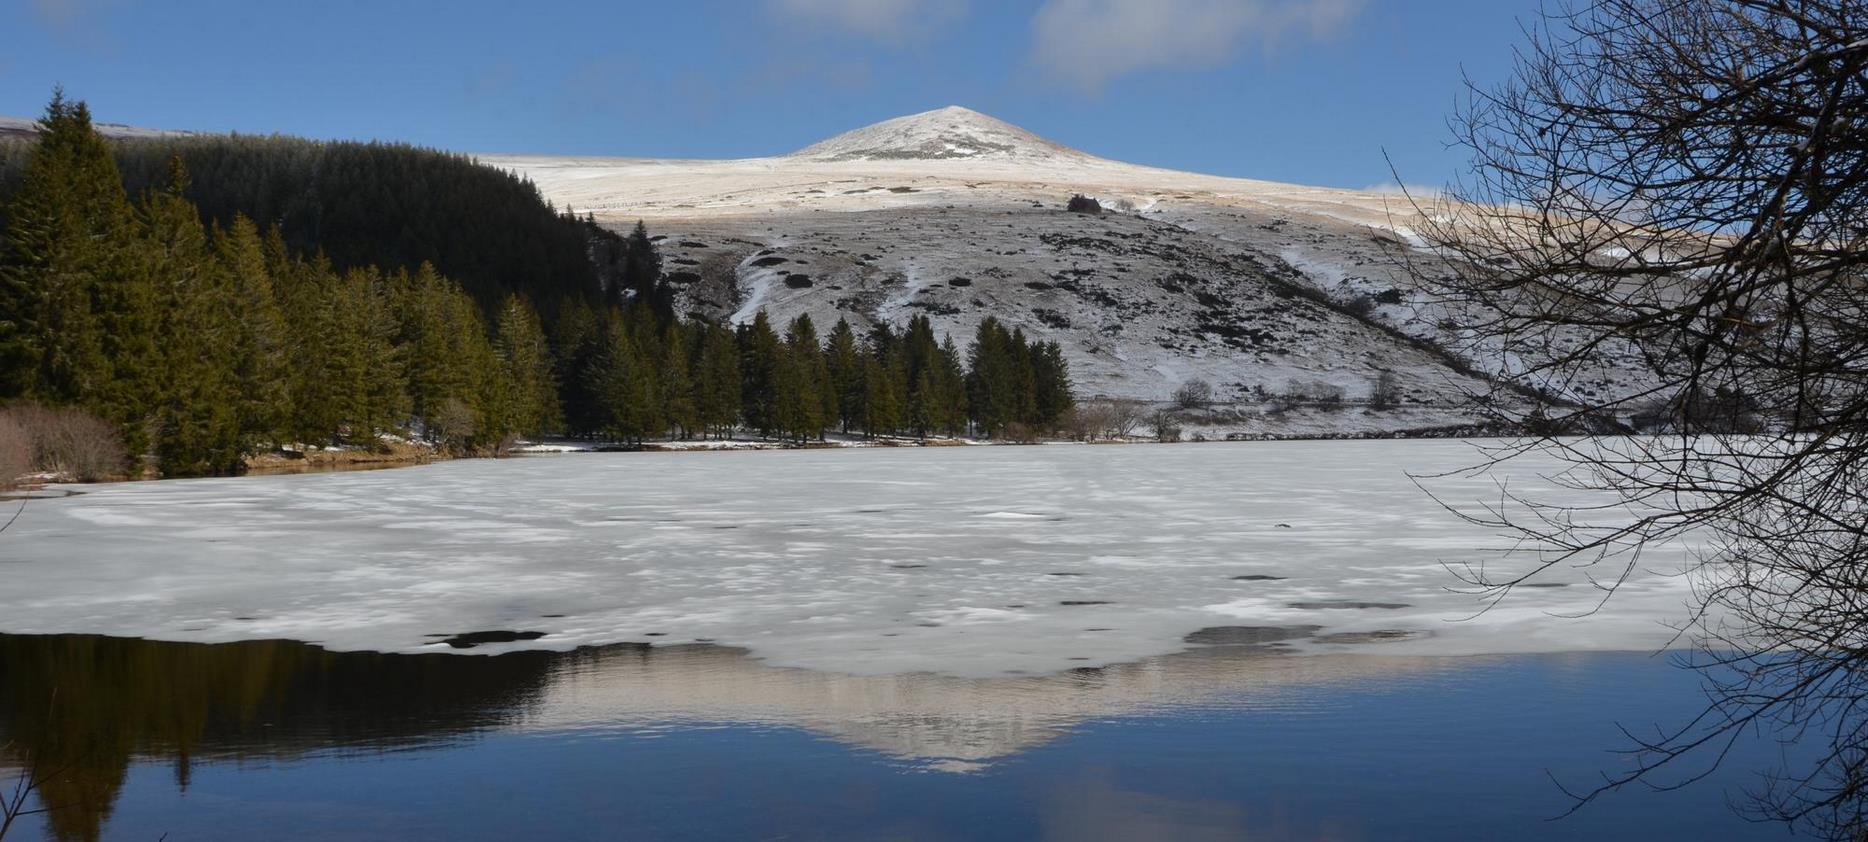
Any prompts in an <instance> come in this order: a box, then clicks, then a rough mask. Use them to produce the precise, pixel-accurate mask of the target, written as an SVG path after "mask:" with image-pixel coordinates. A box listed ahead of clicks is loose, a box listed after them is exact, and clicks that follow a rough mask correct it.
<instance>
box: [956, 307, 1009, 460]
mask: <svg viewBox="0 0 1868 842" xmlns="http://www.w3.org/2000/svg"><path fill="white" fill-rule="evenodd" d="M1011 344H1012V338H1011V335H1010V334H1009V333H1007V332H1006V330H1005V328H1004V327H1003V326H1001V325H1000V324H999V320H998V319H995V318H993V317H991V316H987V317H986V318H985V319H982V320H981V321H980V323H979V328H978V330H977V331H976V332H975V333H974V338H973V344H972V346H971V347H969V348H968V349H967V350H968V354H969V356H970V357H971V358H972V361H971V366H970V367H969V369H968V370H967V377H966V379H967V411H968V414H969V415H970V416H971V417H972V419H973V424H974V426H975V427H977V428H978V430H979V432H980V434H981V435H984V436H986V437H988V438H991V437H993V436H997V435H998V434H999V433H1000V431H1002V430H1003V429H1004V428H1005V425H1007V424H1010V423H1012V422H1014V421H1017V420H1018V417H1017V411H1018V399H1017V396H1016V395H1015V394H1014V390H1016V389H1017V386H1018V375H1017V372H1016V367H1017V358H1016V355H1015V354H1014V352H1013V350H1012V348H1011V347H1010V346H1011Z"/></svg>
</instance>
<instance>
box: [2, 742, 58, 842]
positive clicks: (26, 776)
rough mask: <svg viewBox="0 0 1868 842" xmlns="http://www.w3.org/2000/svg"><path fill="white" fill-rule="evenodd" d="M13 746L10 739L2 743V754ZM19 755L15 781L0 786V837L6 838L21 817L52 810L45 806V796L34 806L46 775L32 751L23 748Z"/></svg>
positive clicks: (6, 752) (10, 750) (9, 751)
mask: <svg viewBox="0 0 1868 842" xmlns="http://www.w3.org/2000/svg"><path fill="white" fill-rule="evenodd" d="M13 748H14V744H13V743H12V742H10V741H9V742H7V743H5V744H0V756H4V755H6V754H8V753H11V752H12V750H13ZM19 755H20V763H19V768H18V770H17V772H16V773H15V777H14V779H13V783H11V784H9V785H6V786H3V787H0V839H5V838H6V835H7V832H8V831H11V830H12V829H13V824H14V823H15V822H17V821H19V820H20V819H23V818H25V817H27V816H36V815H39V814H40V813H46V812H50V811H51V808H49V807H47V806H45V804H44V799H43V798H39V799H37V800H38V801H39V804H38V806H33V802H34V800H35V795H37V794H38V793H39V785H40V784H41V783H43V782H44V780H45V777H46V776H44V775H42V774H40V773H39V771H38V769H37V768H36V767H35V766H34V763H33V759H34V758H33V755H32V753H31V752H29V751H26V750H24V749H21V750H20V752H19Z"/></svg>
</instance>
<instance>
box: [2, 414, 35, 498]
mask: <svg viewBox="0 0 1868 842" xmlns="http://www.w3.org/2000/svg"><path fill="white" fill-rule="evenodd" d="M31 471H32V435H31V434H30V433H28V432H26V425H24V424H21V423H20V422H19V421H18V419H15V418H13V417H12V416H10V415H0V488H12V487H13V486H15V485H17V484H18V483H19V478H20V477H22V476H24V475H26V474H27V473H30V472H31Z"/></svg>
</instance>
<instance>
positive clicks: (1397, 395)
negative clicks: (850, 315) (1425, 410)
mask: <svg viewBox="0 0 1868 842" xmlns="http://www.w3.org/2000/svg"><path fill="white" fill-rule="evenodd" d="M1400 403H1401V378H1399V377H1396V376H1395V373H1394V372H1392V371H1384V372H1382V373H1381V374H1378V375H1376V376H1375V382H1374V383H1372V384H1370V386H1369V408H1370V409H1375V410H1388V409H1393V408H1395V406H1396V405H1398V404H1400Z"/></svg>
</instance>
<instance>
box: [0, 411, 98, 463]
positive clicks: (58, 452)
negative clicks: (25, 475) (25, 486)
mask: <svg viewBox="0 0 1868 842" xmlns="http://www.w3.org/2000/svg"><path fill="white" fill-rule="evenodd" d="M0 419H3V420H4V421H6V422H11V423H12V424H15V425H17V426H19V427H21V428H22V429H24V430H25V432H26V436H27V438H28V439H30V440H31V452H32V456H31V460H30V461H31V467H30V468H29V469H28V470H36V471H44V472H47V473H51V474H57V475H58V476H60V477H62V478H64V479H68V480H73V481H76V482H94V481H96V480H100V479H109V478H112V477H120V476H122V475H123V474H124V468H125V467H126V466H127V465H128V464H129V455H128V453H126V452H125V451H124V449H123V437H122V434H121V433H120V432H119V431H118V429H117V427H116V425H114V424H111V423H110V422H108V421H105V420H103V419H101V418H98V417H96V416H93V415H91V414H89V413H86V412H84V411H83V410H79V409H70V408H65V409H46V408H44V407H40V406H32V405H24V406H16V407H11V408H9V409H6V410H4V411H0ZM0 458H4V457H0Z"/></svg>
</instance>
